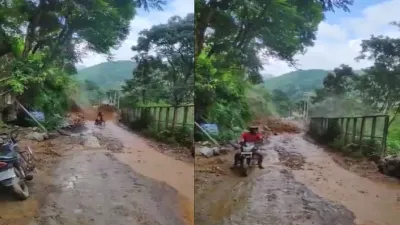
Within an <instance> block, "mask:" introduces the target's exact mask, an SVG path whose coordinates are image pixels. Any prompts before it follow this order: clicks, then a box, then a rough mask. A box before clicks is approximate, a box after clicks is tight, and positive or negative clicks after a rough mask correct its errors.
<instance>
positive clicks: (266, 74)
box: [261, 73, 275, 81]
mask: <svg viewBox="0 0 400 225" xmlns="http://www.w3.org/2000/svg"><path fill="white" fill-rule="evenodd" d="M261 75H262V77H263V80H264V81H266V80H268V79H271V78H273V77H275V76H274V75H272V74H269V73H264V74H261Z"/></svg>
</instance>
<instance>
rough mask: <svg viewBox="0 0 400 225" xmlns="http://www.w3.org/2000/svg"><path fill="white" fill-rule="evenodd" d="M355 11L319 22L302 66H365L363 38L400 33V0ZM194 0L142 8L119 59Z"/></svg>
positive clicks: (279, 67)
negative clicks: (142, 33) (146, 32)
mask: <svg viewBox="0 0 400 225" xmlns="http://www.w3.org/2000/svg"><path fill="white" fill-rule="evenodd" d="M355 2H356V4H355V5H354V6H352V7H351V12H350V13H346V12H342V11H337V12H336V13H328V14H327V18H326V20H325V21H324V22H322V23H321V24H320V25H319V30H318V35H317V40H316V42H315V45H314V47H311V48H308V50H307V53H306V54H305V55H299V56H297V57H296V58H297V59H298V60H299V61H298V62H299V66H298V68H299V69H327V70H332V69H333V68H334V67H336V66H339V65H340V64H342V63H344V64H348V65H350V66H352V67H353V68H354V69H361V68H365V67H366V66H368V65H370V62H367V61H363V62H356V61H355V60H354V58H355V57H356V56H358V52H359V51H360V43H361V40H363V39H367V38H369V36H370V35H372V34H374V35H379V34H383V35H389V36H399V35H400V32H398V30H397V29H396V27H393V26H389V25H388V23H389V22H391V21H395V20H400V17H399V16H398V14H399V9H400V0H355ZM193 11H194V0H170V1H169V3H168V5H167V7H166V8H165V10H164V11H162V12H160V11H151V12H144V11H139V12H138V15H136V17H135V19H134V20H133V21H132V23H131V33H130V35H129V37H128V38H127V40H126V41H125V42H124V43H123V44H122V46H121V47H120V48H119V49H117V50H115V51H113V53H114V56H115V59H116V60H129V59H131V58H132V56H133V52H132V51H131V49H130V48H131V46H132V45H134V44H135V43H136V40H137V37H138V33H139V32H140V31H141V30H143V29H147V28H150V27H151V26H153V25H156V24H160V23H166V22H167V20H168V18H170V17H171V16H174V15H179V16H182V17H183V16H186V15H187V13H193ZM105 61H106V58H105V57H104V56H102V55H98V54H88V55H87V57H85V58H84V59H83V63H82V64H83V65H84V66H92V65H95V64H98V63H101V62H105ZM264 67H265V70H264V71H263V73H269V74H273V75H281V74H284V73H287V72H290V71H293V70H295V69H294V68H291V67H289V66H288V65H287V64H286V63H284V62H281V61H277V60H274V59H271V60H269V63H268V64H267V62H266V64H265V65H264Z"/></svg>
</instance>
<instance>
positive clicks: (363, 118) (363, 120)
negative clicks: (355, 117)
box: [359, 117, 365, 150]
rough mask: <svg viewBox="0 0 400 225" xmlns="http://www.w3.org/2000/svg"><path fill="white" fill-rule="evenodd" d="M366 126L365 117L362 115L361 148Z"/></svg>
mask: <svg viewBox="0 0 400 225" xmlns="http://www.w3.org/2000/svg"><path fill="white" fill-rule="evenodd" d="M364 126H365V117H362V119H361V128H360V139H359V143H360V150H362V148H363V137H364Z"/></svg>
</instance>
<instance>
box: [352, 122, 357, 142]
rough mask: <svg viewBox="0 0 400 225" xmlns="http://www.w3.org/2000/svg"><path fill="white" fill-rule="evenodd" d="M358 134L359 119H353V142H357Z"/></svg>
mask: <svg viewBox="0 0 400 225" xmlns="http://www.w3.org/2000/svg"><path fill="white" fill-rule="evenodd" d="M356 134H357V118H354V119H353V135H352V142H353V143H355V142H356Z"/></svg>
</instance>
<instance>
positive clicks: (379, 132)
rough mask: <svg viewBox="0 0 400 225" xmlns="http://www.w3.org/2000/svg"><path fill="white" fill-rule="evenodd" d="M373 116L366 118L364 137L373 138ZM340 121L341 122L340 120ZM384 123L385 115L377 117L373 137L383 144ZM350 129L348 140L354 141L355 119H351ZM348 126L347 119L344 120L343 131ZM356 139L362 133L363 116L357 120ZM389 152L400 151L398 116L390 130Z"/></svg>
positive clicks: (399, 120)
mask: <svg viewBox="0 0 400 225" xmlns="http://www.w3.org/2000/svg"><path fill="white" fill-rule="evenodd" d="M372 121H373V119H372V118H366V119H365V124H364V132H363V139H364V140H365V139H372ZM339 123H340V122H339ZM384 123H385V117H377V119H376V127H375V137H374V138H373V139H374V141H376V142H377V143H379V144H380V145H381V144H382V137H383V135H384V132H383V130H384ZM348 126H349V129H348V131H347V134H346V135H347V140H348V142H351V141H352V138H353V133H354V130H353V129H354V120H350V121H349V125H348ZM345 128H346V119H345V120H344V123H343V126H341V131H342V133H344V132H345ZM355 131H356V132H355V139H356V142H358V141H359V138H360V135H361V118H359V119H357V122H356V130H355ZM386 143H387V152H386V153H387V154H389V155H394V154H399V153H400V118H397V119H396V120H395V121H393V123H392V124H391V126H390V127H389V130H388V136H387V142H386Z"/></svg>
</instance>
